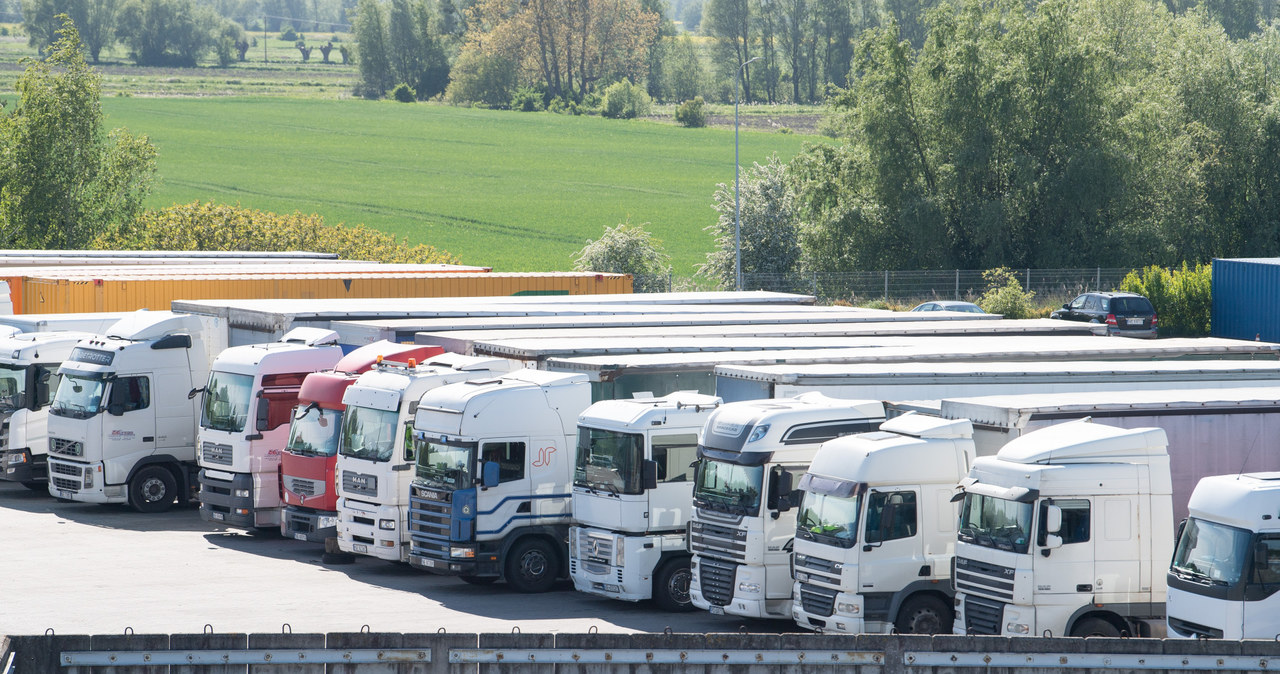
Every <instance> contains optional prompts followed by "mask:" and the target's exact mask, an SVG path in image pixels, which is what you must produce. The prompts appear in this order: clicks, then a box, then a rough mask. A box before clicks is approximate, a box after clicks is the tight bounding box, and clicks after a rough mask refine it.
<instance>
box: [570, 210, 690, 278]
mask: <svg viewBox="0 0 1280 674" xmlns="http://www.w3.org/2000/svg"><path fill="white" fill-rule="evenodd" d="M645 224H646V225H647V224H648V223H645ZM573 267H574V269H576V270H578V271H595V272H610V273H614V274H631V288H632V291H633V292H637V293H659V292H666V291H667V290H668V289H669V288H668V286H669V283H670V276H671V257H670V256H669V255H667V254H666V253H664V252H662V242H661V241H658V240H657V239H654V238H653V237H652V236H650V235H649V232H648V230H646V229H645V225H632V224H631V223H630V222H623V223H619V224H618V226H617V227H605V228H604V236H601V237H600V238H599V239H596V240H595V241H590V240H589V241H587V245H586V246H584V247H583V248H582V250H580V251H578V255H577V259H576V260H575V261H574V266H573Z"/></svg>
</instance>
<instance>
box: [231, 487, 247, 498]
mask: <svg viewBox="0 0 1280 674" xmlns="http://www.w3.org/2000/svg"><path fill="white" fill-rule="evenodd" d="M232 493H233V494H234V495H235V497H236V498H249V490H248V489H235V490H233V491H232Z"/></svg>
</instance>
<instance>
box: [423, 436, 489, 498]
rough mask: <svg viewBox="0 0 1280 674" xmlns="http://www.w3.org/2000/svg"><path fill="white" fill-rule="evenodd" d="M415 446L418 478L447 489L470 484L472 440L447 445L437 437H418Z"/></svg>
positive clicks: (472, 456)
mask: <svg viewBox="0 0 1280 674" xmlns="http://www.w3.org/2000/svg"><path fill="white" fill-rule="evenodd" d="M414 446H415V451H416V452H417V455H418V461H417V463H418V467H417V471H416V472H415V475H416V476H417V479H419V480H422V481H423V482H426V483H427V484H428V485H431V486H433V487H444V488H446V489H464V488H466V487H470V486H471V483H472V479H471V467H472V466H474V465H475V463H476V460H475V453H476V445H475V443H466V444H456V445H448V444H445V443H443V442H439V441H436V440H418V441H416V442H415V443H414Z"/></svg>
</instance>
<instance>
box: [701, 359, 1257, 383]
mask: <svg viewBox="0 0 1280 674" xmlns="http://www.w3.org/2000/svg"><path fill="white" fill-rule="evenodd" d="M1171 373H1177V374H1179V375H1183V376H1185V377H1186V378H1194V377H1195V376H1196V375H1203V376H1204V377H1205V378H1217V377H1221V376H1222V375H1223V374H1226V373H1234V374H1247V375H1250V376H1257V377H1264V378H1268V379H1270V378H1272V377H1275V378H1280V361H1278V360H1239V359H1237V360H1137V361H1118V360H1099V361H1089V360H1086V361H1017V362H953V363H803V364H795V365H791V364H784V365H717V366H716V369H715V374H716V376H717V377H727V378H730V379H746V380H751V381H765V382H771V383H774V384H802V385H812V386H821V385H824V384H859V383H862V382H863V381H864V380H868V379H891V380H894V382H895V383H903V384H906V383H910V382H912V381H913V380H926V379H927V380H929V381H938V380H942V379H947V378H955V379H963V380H973V379H978V380H983V381H991V382H1002V381H1008V382H1016V381H1017V380H1019V379H1023V378H1029V377H1031V378H1036V379H1040V378H1043V377H1045V376H1053V375H1060V376H1063V377H1073V378H1075V377H1079V378H1100V379H1101V378H1114V377H1123V378H1124V379H1126V380H1128V381H1141V380H1143V379H1146V378H1156V377H1162V376H1163V375H1167V374H1171Z"/></svg>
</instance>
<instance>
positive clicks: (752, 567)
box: [689, 393, 884, 620]
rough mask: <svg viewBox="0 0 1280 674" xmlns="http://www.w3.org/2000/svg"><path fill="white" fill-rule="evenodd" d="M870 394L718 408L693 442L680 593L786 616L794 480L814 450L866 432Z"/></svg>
mask: <svg viewBox="0 0 1280 674" xmlns="http://www.w3.org/2000/svg"><path fill="white" fill-rule="evenodd" d="M883 421H884V405H883V404H882V403H880V402H879V401H856V400H837V399H835V398H828V397H826V396H824V395H822V394H820V393H809V394H805V395H802V396H797V397H795V398H780V399H776V400H751V401H742V402H737V403H730V404H726V405H722V406H721V407H720V408H719V409H717V410H716V411H715V412H713V413H712V414H711V416H710V417H709V418H708V419H707V423H706V425H705V426H704V427H703V432H702V435H701V437H700V438H699V443H698V463H697V468H696V470H695V474H694V487H693V506H694V509H693V519H692V521H691V522H690V524H689V547H690V550H691V551H692V552H693V555H694V556H693V560H692V561H691V562H690V572H691V578H690V585H689V594H690V599H691V601H692V602H693V605H694V606H696V607H698V608H700V609H704V610H708V611H710V612H712V613H716V614H729V615H738V616H746V617H754V618H782V619H788V620H789V619H791V617H792V616H791V591H792V577H791V573H792V570H791V549H792V544H793V539H794V538H795V533H796V516H795V510H794V508H795V506H796V505H797V503H796V501H797V500H798V496H799V492H797V491H795V490H794V489H793V487H794V485H795V482H796V480H798V479H799V478H800V476H801V475H803V474H804V472H805V471H806V470H807V469H808V468H809V462H810V461H811V460H812V459H813V456H814V454H815V453H816V452H817V450H818V447H819V446H820V445H821V444H822V443H823V442H825V441H827V440H830V439H832V438H835V437H839V436H842V435H850V434H853V433H862V432H866V431H871V430H875V429H876V428H878V427H879V426H880V424H881V422H883Z"/></svg>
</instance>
